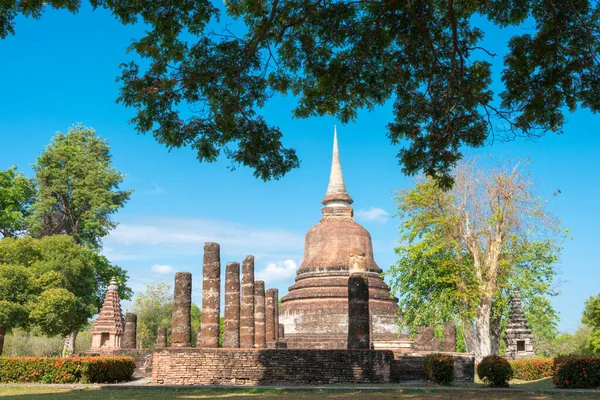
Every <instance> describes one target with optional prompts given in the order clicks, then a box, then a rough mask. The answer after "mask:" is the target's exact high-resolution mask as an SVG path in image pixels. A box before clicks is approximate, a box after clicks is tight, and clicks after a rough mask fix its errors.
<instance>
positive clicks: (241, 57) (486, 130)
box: [0, 0, 600, 187]
mask: <svg viewBox="0 0 600 400" xmlns="http://www.w3.org/2000/svg"><path fill="white" fill-rule="evenodd" d="M90 3H91V4H92V6H93V7H97V8H106V9H109V10H110V11H112V13H113V15H114V16H115V17H116V18H117V19H119V20H120V21H121V22H123V23H125V24H133V23H136V22H138V21H141V22H144V23H145V24H146V31H145V36H143V37H142V38H139V39H138V40H135V41H134V42H133V43H132V45H131V49H132V50H134V51H136V52H137V53H138V55H139V56H140V57H141V58H143V59H144V60H143V62H139V64H138V63H137V62H129V63H124V64H123V65H122V75H121V83H122V89H121V95H120V97H119V101H121V102H122V103H123V104H125V105H126V106H129V107H132V108H134V109H135V110H137V115H136V116H135V117H134V118H133V120H132V122H133V124H134V125H135V127H136V129H137V130H138V131H139V132H143V133H146V132H151V133H152V135H153V136H154V137H155V138H156V140H157V141H158V142H160V143H162V144H164V145H165V146H167V147H169V148H171V147H181V146H191V147H192V148H194V149H195V150H196V151H197V156H198V159H199V160H201V161H209V162H210V161H215V160H216V159H217V157H218V155H219V154H220V153H224V154H225V155H226V156H227V157H229V158H230V159H231V160H232V162H233V163H236V164H238V163H239V164H243V165H245V166H248V167H250V168H252V169H254V171H255V174H256V176H258V177H260V178H263V179H270V178H279V177H281V176H282V175H284V174H285V173H287V172H288V171H289V170H291V169H292V168H295V167H298V165H299V162H298V158H297V156H296V152H295V151H294V150H293V149H288V148H285V147H284V146H283V144H282V132H281V131H280V129H279V128H278V127H276V126H273V125H271V124H269V122H268V121H267V120H265V119H264V118H263V116H261V115H260V112H261V107H263V105H264V104H265V102H267V101H268V100H269V99H272V98H274V96H277V95H288V94H291V95H293V96H294V97H295V98H296V99H297V103H296V106H295V108H294V109H293V110H291V112H292V115H293V116H294V117H299V118H308V117H312V116H318V115H333V116H335V117H336V118H338V119H339V120H341V121H342V122H343V123H347V122H349V121H352V120H353V119H354V118H356V116H357V113H358V112H359V110H362V109H368V110H371V109H374V108H376V107H378V106H381V105H383V104H385V103H387V102H388V101H390V100H393V102H394V104H393V120H392V121H391V122H390V123H389V124H388V131H387V136H388V137H389V139H390V141H391V143H392V144H394V145H397V144H400V143H403V144H404V143H406V144H407V147H406V148H402V149H401V150H400V152H399V158H400V160H401V162H402V163H403V165H404V171H405V172H406V173H408V174H414V173H416V172H417V171H419V170H422V171H423V172H424V173H425V174H427V175H429V176H433V177H435V178H436V179H438V180H439V182H440V183H441V184H442V185H443V186H445V187H448V186H449V185H450V184H451V182H452V178H451V175H450V171H451V168H452V166H453V165H454V164H455V163H456V162H457V161H458V160H459V159H460V158H461V156H462V154H461V149H462V148H463V146H471V147H478V146H482V145H483V144H484V143H485V142H486V139H487V138H488V137H489V136H490V134H491V135H492V136H493V137H498V136H500V137H503V136H505V135H506V136H508V137H509V138H512V137H514V136H515V135H524V136H534V137H536V136H540V135H542V134H544V133H545V132H549V131H551V132H561V131H562V127H563V125H564V122H565V116H564V115H565V112H567V110H569V111H573V110H575V109H577V108H578V107H584V108H588V109H590V110H591V111H593V112H597V111H599V110H600V95H599V93H600V79H599V78H598V76H599V74H598V72H599V71H600V63H599V58H598V57H597V54H598V49H599V48H600V4H598V3H597V2H592V1H590V0H574V1H541V2H533V1H529V0H489V1H453V0H449V1H446V0H444V1H442V0H418V1H395V2H394V1H392V2H389V1H388V2H384V1H366V0H359V1H339V0H338V1H307V0H288V1H279V0H270V1H260V2H257V1H252V0H232V1H227V2H225V3H221V2H218V1H210V0H175V1H170V2H161V1H155V0H119V1H115V0H90ZM79 6H80V2H76V1H71V0H48V1H46V2H44V3H42V2H39V1H35V2H34V1H27V2H25V1H18V0H8V1H4V2H2V4H1V5H0V37H4V36H7V35H9V34H12V33H14V31H15V26H14V25H12V24H11V23H12V22H13V21H14V19H15V17H16V16H17V15H19V14H23V15H26V16H31V17H35V18H38V17H40V16H41V15H42V14H43V11H44V7H54V8H60V9H68V10H70V11H72V12H76V11H77V10H78V9H79ZM223 13H225V14H227V16H228V17H230V18H233V19H235V20H236V24H234V25H232V24H231V23H230V21H229V20H227V19H226V20H223V21H222V25H221V27H220V28H219V25H218V23H219V18H220V16H221V15H222V14H223ZM511 27H512V28H516V29H513V30H508V31H503V36H502V38H504V41H499V42H498V41H495V43H497V44H496V45H497V46H498V48H496V47H493V46H494V45H490V46H491V47H486V46H487V45H484V44H483V41H484V38H485V34H486V32H485V31H484V29H488V30H499V29H502V28H511ZM519 28H522V29H519ZM505 45H508V54H506V56H505V57H504V58H503V64H504V67H503V70H502V75H501V80H502V82H501V85H498V82H494V81H493V79H492V63H491V60H492V59H493V58H494V57H495V56H496V52H497V51H498V50H500V49H501V48H503V47H504V46H505ZM493 85H496V86H498V87H501V89H500V92H499V93H494V92H493V91H492V87H493ZM186 104H187V105H188V106H189V107H182V105H186ZM190 109H191V110H192V111H193V114H192V115H190V114H189V111H188V110H190Z"/></svg>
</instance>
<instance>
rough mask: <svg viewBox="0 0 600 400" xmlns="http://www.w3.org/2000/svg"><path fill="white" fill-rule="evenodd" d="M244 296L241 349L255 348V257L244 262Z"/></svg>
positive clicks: (241, 307)
mask: <svg viewBox="0 0 600 400" xmlns="http://www.w3.org/2000/svg"><path fill="white" fill-rule="evenodd" d="M241 290H242V294H241V304H240V347H242V348H247V349H248V348H249V349H251V348H253V347H254V256H246V258H245V259H244V261H243V262H242V289H241Z"/></svg>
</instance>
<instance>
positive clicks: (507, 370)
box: [477, 356, 513, 387]
mask: <svg viewBox="0 0 600 400" xmlns="http://www.w3.org/2000/svg"><path fill="white" fill-rule="evenodd" d="M477 375H478V376H479V379H481V380H482V381H483V382H485V383H487V384H488V385H490V386H493V387H508V381H510V380H511V379H512V376H513V371H512V368H511V366H510V363H509V362H508V361H506V360H505V359H504V358H502V357H499V356H487V357H485V358H484V359H483V360H481V362H480V363H479V365H478V366H477Z"/></svg>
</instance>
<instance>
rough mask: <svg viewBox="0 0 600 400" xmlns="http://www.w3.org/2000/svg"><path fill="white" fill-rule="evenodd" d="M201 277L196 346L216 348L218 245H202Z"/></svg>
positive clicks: (219, 282) (219, 256)
mask: <svg viewBox="0 0 600 400" xmlns="http://www.w3.org/2000/svg"><path fill="white" fill-rule="evenodd" d="M202 275H203V280H202V329H201V333H200V343H199V344H197V346H198V347H218V346H219V318H220V317H221V246H220V245H219V244H218V243H204V262H203V266H202Z"/></svg>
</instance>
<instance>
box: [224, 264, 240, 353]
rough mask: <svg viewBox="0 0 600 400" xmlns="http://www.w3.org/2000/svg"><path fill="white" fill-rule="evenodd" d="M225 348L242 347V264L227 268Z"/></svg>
mask: <svg viewBox="0 0 600 400" xmlns="http://www.w3.org/2000/svg"><path fill="white" fill-rule="evenodd" d="M223 330H224V332H223V347H233V348H237V347H240V263H236V262H231V263H227V266H226V267H225V320H224V321H223Z"/></svg>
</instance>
